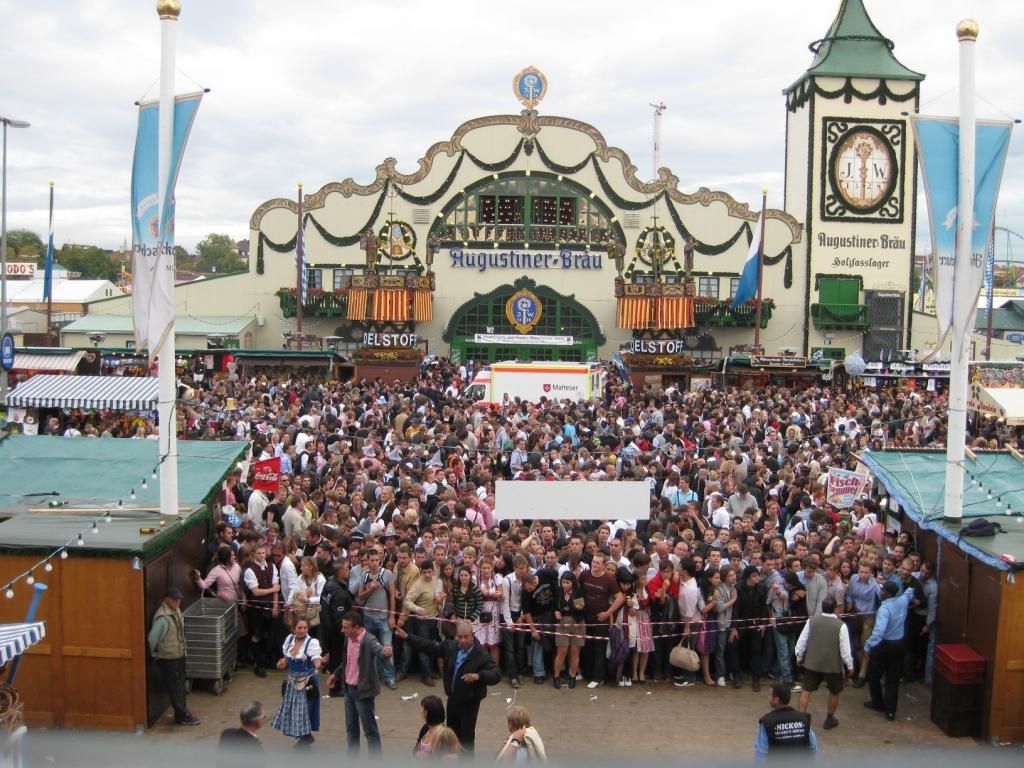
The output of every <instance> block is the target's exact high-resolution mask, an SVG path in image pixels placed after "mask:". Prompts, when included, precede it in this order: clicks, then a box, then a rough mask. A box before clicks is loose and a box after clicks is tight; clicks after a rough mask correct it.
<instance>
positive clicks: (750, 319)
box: [693, 297, 775, 328]
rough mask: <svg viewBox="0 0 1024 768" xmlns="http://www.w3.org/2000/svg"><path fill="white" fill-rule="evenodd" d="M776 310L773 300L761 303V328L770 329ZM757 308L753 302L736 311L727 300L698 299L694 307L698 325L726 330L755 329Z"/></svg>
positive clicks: (741, 306) (764, 300) (742, 305)
mask: <svg viewBox="0 0 1024 768" xmlns="http://www.w3.org/2000/svg"><path fill="white" fill-rule="evenodd" d="M774 309H775V302H774V301H772V300H771V299H763V300H762V301H761V328H767V327H768V321H769V320H771V318H772V311H773V310H774ZM756 312H757V308H756V307H755V306H754V302H753V301H749V302H747V303H746V304H741V305H740V306H738V307H736V308H735V309H733V308H732V301H731V300H730V299H725V300H724V301H719V300H717V299H711V300H708V299H702V298H701V297H698V298H697V301H696V303H695V304H694V307H693V314H694V319H695V320H696V322H697V325H699V326H700V325H716V326H721V327H725V328H753V327H754V319H755V315H756Z"/></svg>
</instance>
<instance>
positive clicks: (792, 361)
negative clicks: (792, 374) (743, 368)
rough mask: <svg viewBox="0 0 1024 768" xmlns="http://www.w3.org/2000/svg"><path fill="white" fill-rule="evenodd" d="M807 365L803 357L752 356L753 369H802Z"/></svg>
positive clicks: (751, 365)
mask: <svg viewBox="0 0 1024 768" xmlns="http://www.w3.org/2000/svg"><path fill="white" fill-rule="evenodd" d="M806 365H807V358H806V357H804V356H803V355H773V356H768V355H751V356H750V367H751V368H755V367H757V368H802V367H805V366H806Z"/></svg>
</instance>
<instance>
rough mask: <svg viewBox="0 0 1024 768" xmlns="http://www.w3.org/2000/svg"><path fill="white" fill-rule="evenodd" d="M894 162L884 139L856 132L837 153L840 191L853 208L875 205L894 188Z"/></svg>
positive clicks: (848, 137)
mask: <svg viewBox="0 0 1024 768" xmlns="http://www.w3.org/2000/svg"><path fill="white" fill-rule="evenodd" d="M894 165H895V164H894V162H893V153H892V150H891V149H890V148H889V145H888V143H886V141H885V140H884V139H883V138H881V137H880V136H878V135H877V134H875V133H869V132H868V131H854V132H852V133H850V134H849V135H848V136H847V137H846V138H845V139H843V141H842V142H841V143H840V145H839V151H838V152H837V153H836V167H835V178H836V186H837V190H836V191H838V192H839V194H840V195H842V197H843V199H844V200H845V201H846V204H847V205H849V206H850V207H851V208H855V209H857V210H859V211H864V210H869V209H871V208H874V207H875V206H876V205H877V204H878V203H879V202H880V201H881V200H883V199H884V198H885V197H886V196H887V195H888V194H889V192H890V191H891V190H892V186H893V181H894V180H895V174H894V173H893V171H894V170H895V168H894Z"/></svg>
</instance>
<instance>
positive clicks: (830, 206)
mask: <svg viewBox="0 0 1024 768" xmlns="http://www.w3.org/2000/svg"><path fill="white" fill-rule="evenodd" d="M847 213H849V211H847V210H846V206H845V205H843V203H842V201H841V200H840V199H839V198H838V197H837V196H836V195H825V214H826V215H827V216H845V215H846V214H847Z"/></svg>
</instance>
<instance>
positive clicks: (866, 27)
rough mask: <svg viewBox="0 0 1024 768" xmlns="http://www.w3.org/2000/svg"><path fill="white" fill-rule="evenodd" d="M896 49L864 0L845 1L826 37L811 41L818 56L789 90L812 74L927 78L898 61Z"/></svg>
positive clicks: (895, 78)
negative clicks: (871, 15) (878, 25)
mask: <svg viewBox="0 0 1024 768" xmlns="http://www.w3.org/2000/svg"><path fill="white" fill-rule="evenodd" d="M893 48H894V45H893V42H892V40H890V39H889V38H887V37H885V36H884V35H883V34H882V33H881V32H879V31H878V28H877V27H876V26H875V25H874V23H873V22H872V21H871V17H870V16H868V12H867V10H866V9H865V8H864V2H863V0H842V3H841V5H840V6H839V13H837V14H836V18H835V21H833V22H832V26H831V27H829V30H828V32H827V33H826V35H825V37H824V38H822V39H821V40H816V41H815V42H814V43H812V44H811V50H812V51H813V52H814V54H815V56H814V61H813V62H811V66H810V68H808V70H807V71H806V72H805V73H804V74H803V75H801V76H800V78H799V79H798V80H797V81H796V82H795V83H793V85H791V86H790V87H789V88H787V89H786V90H787V91H789V90H792V89H793V88H795V87H796V86H797V85H798V84H799V83H801V82H803V80H804V79H806V78H807V77H811V76H816V77H863V78H874V79H882V80H924V75H922V74H921V73H920V72H914V71H913V70H912V69H908V68H907V67H905V66H903V65H902V64H901V63H900V62H899V60H898V59H897V58H896V57H895V56H894V55H893V52H892V51H893Z"/></svg>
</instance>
